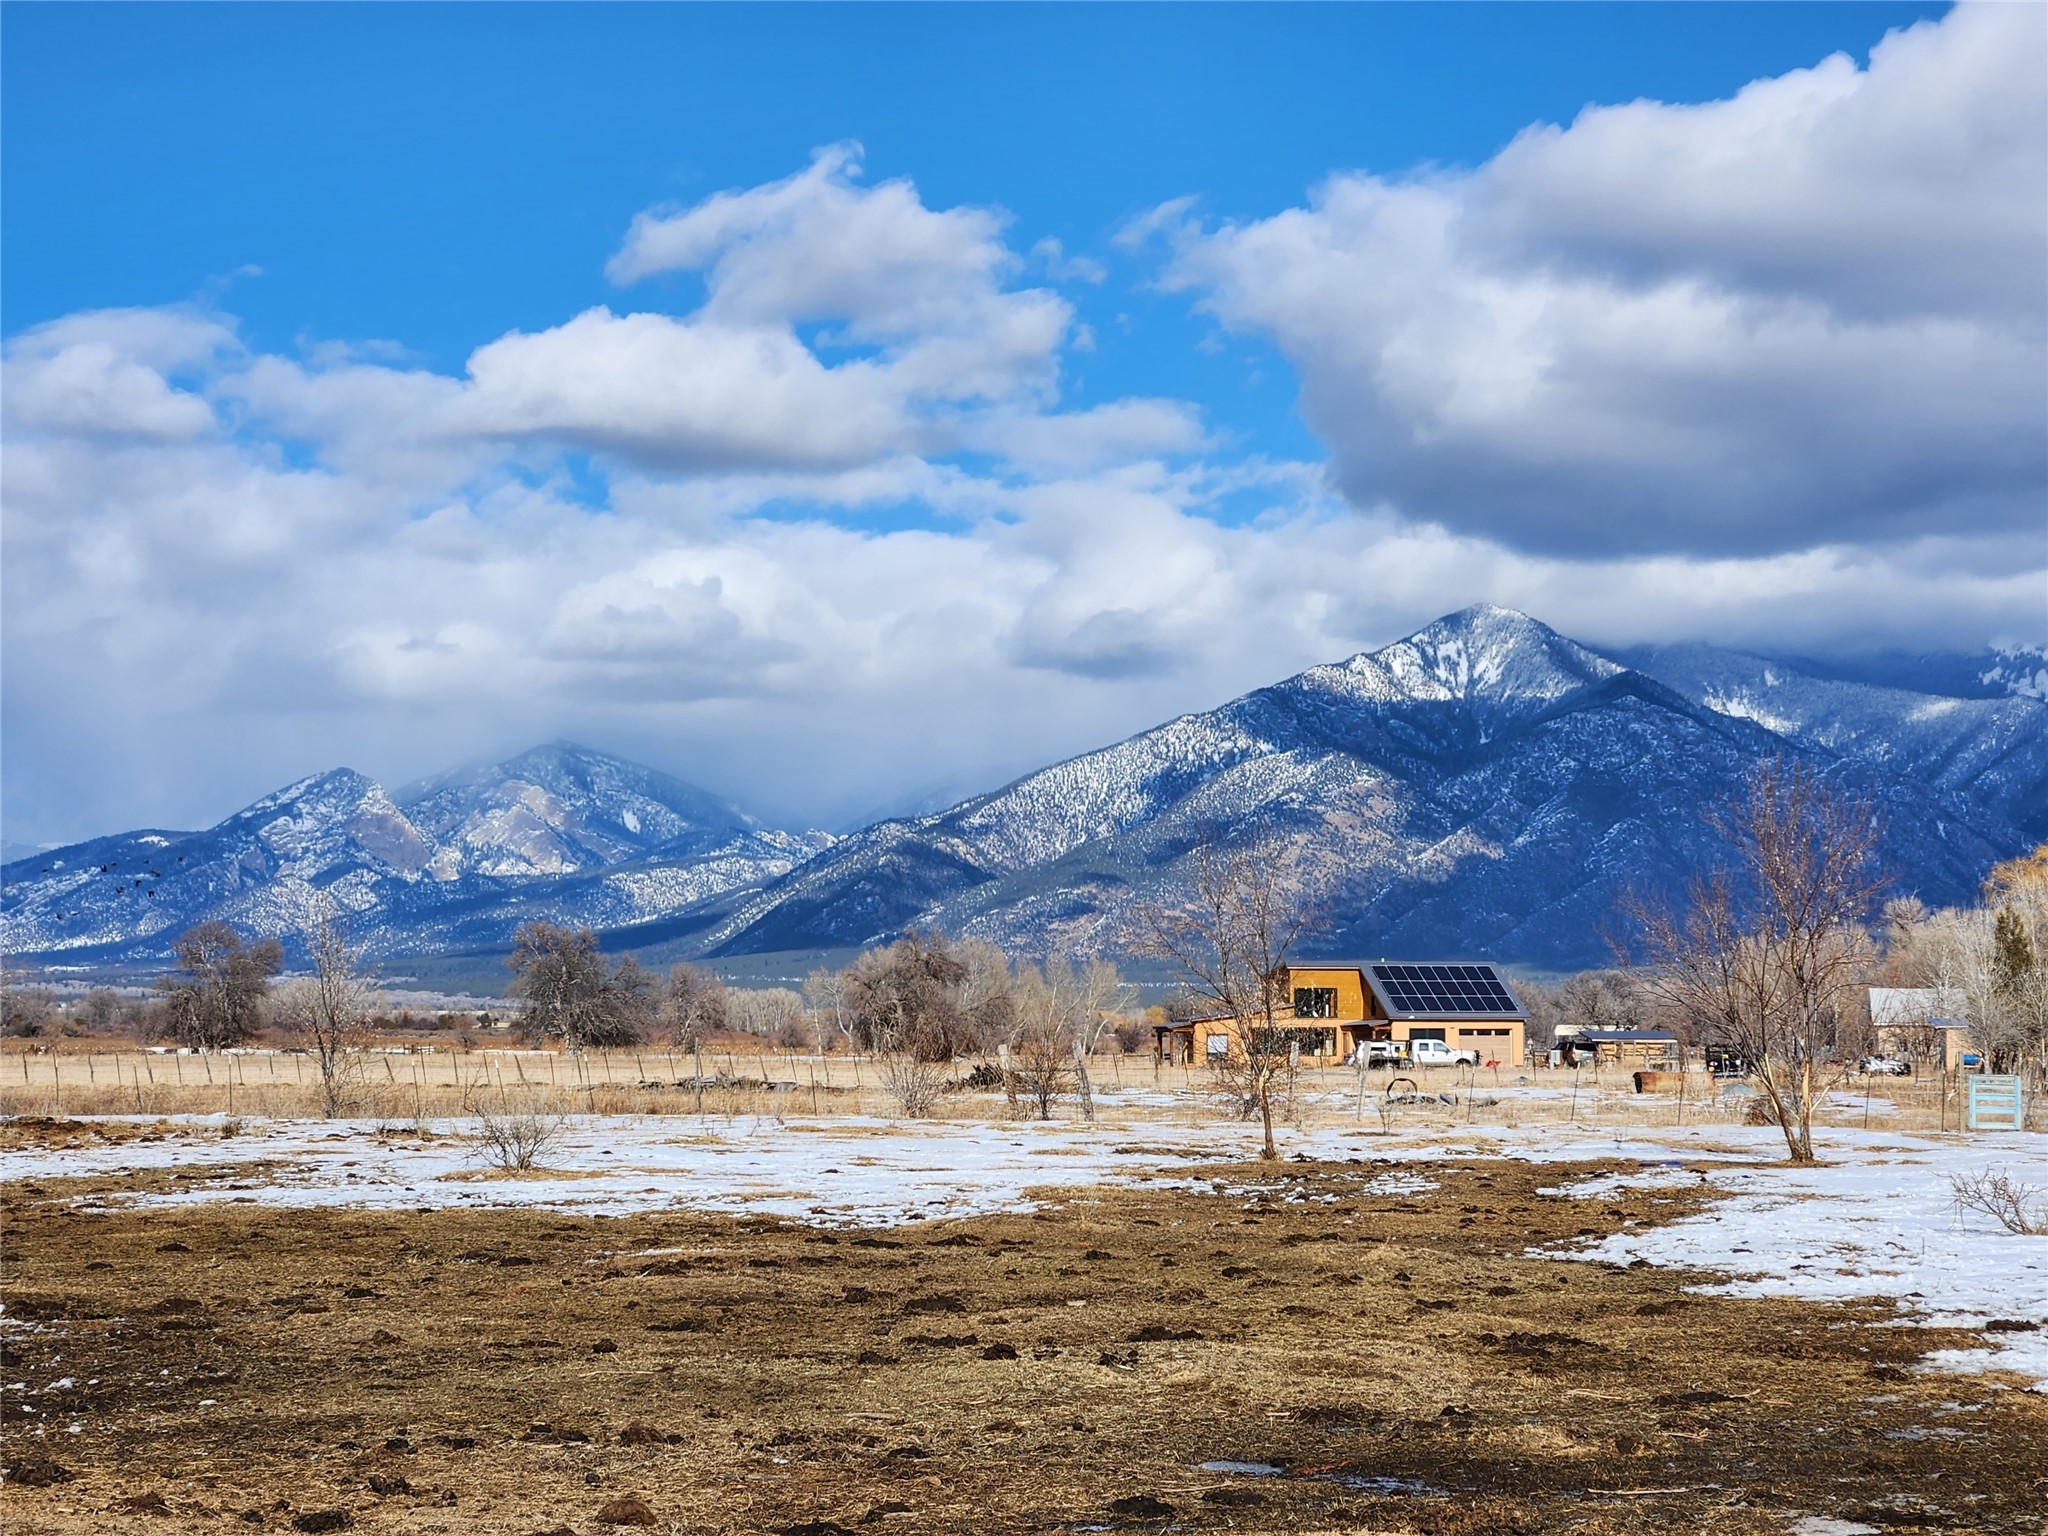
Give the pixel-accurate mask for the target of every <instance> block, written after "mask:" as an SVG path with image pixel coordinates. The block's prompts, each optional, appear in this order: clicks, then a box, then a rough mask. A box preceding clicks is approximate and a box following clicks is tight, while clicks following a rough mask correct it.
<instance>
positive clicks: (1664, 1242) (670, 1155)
mask: <svg viewBox="0 0 2048 1536" xmlns="http://www.w3.org/2000/svg"><path fill="white" fill-rule="evenodd" d="M1134 1097H1136V1096H1134ZM1105 1108H1106V1113H1105V1118H1104V1119H1103V1121H1101V1122H1100V1123H1098V1124H1097V1125H1093V1126H1088V1125H1082V1124H1078V1123H1075V1122H1072V1121H1056V1122H1052V1123H1049V1124H1046V1123H1036V1122H1005V1121H960V1120H952V1121H923V1122H913V1123H897V1122H890V1121H886V1120H879V1119H843V1120H824V1121H805V1120H791V1121H781V1120H775V1119H759V1120H751V1119H738V1120H733V1121H729V1122H727V1121H716V1120H714V1121H709V1122H700V1121H694V1120H688V1119H683V1118H680V1117H669V1116H661V1117H627V1116H619V1117H577V1118H575V1119H573V1120H572V1121H570V1122H569V1125H568V1128H567V1130H566V1133H565V1135H564V1137H563V1139H562V1141H561V1142H560V1144H559V1145H558V1146H556V1147H554V1148H552V1149H550V1151H549V1152H548V1153H547V1154H546V1156H545V1158H544V1161H545V1163H546V1165H547V1167H546V1171H545V1172H542V1173H539V1174H535V1175H529V1176H524V1177H519V1178H505V1177H492V1176H486V1174H485V1170H484V1166H483V1164H482V1163H481V1161H480V1160H479V1158H478V1157H477V1156H476V1154H475V1153H474V1151H473V1150H472V1148H471V1147H470V1145H469V1144H468V1142H467V1141H466V1140H464V1139H463V1136H462V1134H461V1133H462V1132H463V1131H464V1130H466V1129H467V1128H466V1127H465V1126H463V1125H461V1124H459V1123H449V1122H443V1123H442V1124H441V1125H440V1126H439V1127H438V1129H439V1130H440V1132H441V1134H440V1135H437V1136H435V1137H433V1138H431V1139H425V1140H421V1139H413V1138H403V1137H379V1136H377V1135H376V1134H375V1133H374V1132H375V1128H374V1127H372V1126H370V1125H367V1124H360V1125H358V1124H348V1123H335V1122H305V1121H269V1122H265V1121H250V1122H245V1124H244V1129H243V1132H242V1134H239V1135H236V1136H232V1137H224V1136H221V1135H219V1134H218V1133H217V1132H218V1126H217V1124H209V1123H208V1122H207V1121H205V1120H198V1121H188V1122H185V1123H183V1124H182V1125H180V1126H177V1127H175V1128H174V1131H173V1134H170V1135H168V1136H166V1137H164V1138H163V1139H160V1140H154V1141H125V1142H120V1143H115V1144H110V1145H105V1146H98V1147H91V1148H85V1149H80V1150H58V1151H13V1152H6V1153H0V1179H6V1180H16V1181H27V1182H33V1181H35V1180H38V1179H51V1178H63V1177H65V1176H68V1175H79V1174H114V1173H121V1172H129V1171H136V1172H139V1171H146V1170H152V1169H154V1170H164V1169H171V1170H175V1171H178V1172H181V1173H183V1174H185V1175H186V1177H185V1178H184V1179H182V1180H180V1181H179V1182H181V1183H182V1184H184V1185H185V1187H184V1188H181V1189H175V1190H165V1191H151V1192H149V1193H142V1194H136V1195H132V1196H126V1195H124V1196H121V1197H118V1198H120V1199H121V1200H122V1201H123V1202H124V1203H140V1204H145V1205H178V1204H194V1203H203V1202H207V1201H221V1200H240V1201H254V1202H257V1203H260V1204H265V1205H292V1206H314V1205H326V1206H361V1207H371V1208H383V1209H406V1208H433V1207H460V1206H502V1205H523V1206H542V1207H548V1208H552V1209H558V1210H567V1211H575V1212H579V1213H583V1214H591V1215H603V1214H616V1213H624V1212H630V1211H646V1210H661V1209H673V1208H677V1207H683V1208H689V1209H696V1210H711V1211H733V1212H739V1211H747V1212H752V1213H756V1214H768V1215H779V1216H787V1217H794V1218H798V1219H803V1220H808V1221H815V1222H822V1223H831V1224H845V1225H859V1226H886V1225H892V1224H895V1223H899V1222H904V1221H914V1220H920V1219H926V1218H931V1217H938V1216H966V1215H973V1214H978V1213H982V1212H988V1211H994V1210H1023V1209H1030V1208H1031V1207H1032V1205H1033V1203H1034V1196H1033V1194H1032V1191H1048V1192H1056V1191H1058V1190H1060V1189H1062V1188H1069V1189H1071V1188H1076V1187H1083V1186H1087V1185H1092V1184H1116V1183H1131V1182H1135V1181H1139V1180H1147V1179H1159V1178H1167V1179H1172V1178H1176V1177H1177V1176H1178V1172H1179V1170H1182V1169H1185V1168H1186V1167H1187V1166H1188V1165H1189V1164H1191V1163H1194V1162H1201V1161H1216V1160H1223V1159H1236V1158H1246V1157H1249V1156H1250V1155H1251V1154H1252V1152H1253V1151H1254V1150H1255V1148H1256V1145H1257V1142H1256V1134H1255V1132H1254V1131H1252V1130H1251V1129H1250V1128H1248V1127H1245V1126H1242V1125H1235V1124H1230V1123H1227V1122H1222V1121H1208V1122H1190V1121H1186V1120H1181V1121H1161V1120H1156V1119H1149V1118H1145V1117H1144V1110H1143V1109H1142V1107H1141V1106H1140V1105H1139V1104H1137V1103H1135V1102H1134V1103H1132V1104H1128V1105H1125V1104H1119V1103H1116V1102H1114V1101H1113V1100H1112V1101H1111V1102H1110V1103H1108V1104H1107V1105H1106V1106H1105ZM1282 1141H1283V1150H1284V1151H1285V1152H1286V1153H1288V1154H1289V1155H1294V1154H1306V1155H1309V1156H1315V1157H1331V1158H1339V1159H1342V1158H1364V1159H1369V1160H1372V1161H1376V1162H1390V1163H1397V1164H1398V1163H1416V1162H1426V1161H1429V1160H1432V1159H1440V1158H1445V1157H1451V1156H1463V1157H1506V1158H1515V1159H1522V1160H1527V1161H1533V1162H1539V1163H1549V1162H1558V1163H1562V1162H1583V1161H1591V1160H1595V1159H1605V1160H1614V1161H1619V1162H1624V1163H1634V1164H1637V1165H1638V1167H1639V1171H1637V1172H1633V1173H1627V1174H1621V1175H1607V1176H1603V1177H1601V1178H1597V1179H1592V1180H1586V1181H1580V1182H1577V1183H1561V1184H1560V1185H1559V1186H1557V1187H1556V1189H1555V1191H1554V1193H1556V1194H1557V1195H1558V1196H1560V1197H1563V1198H1573V1197H1599V1196H1602V1195H1611V1194H1612V1193H1613V1192H1614V1191H1615V1190H1616V1189H1618V1188H1620V1187H1622V1186H1623V1185H1624V1184H1626V1185H1633V1186H1650V1187H1659V1186H1665V1187H1673V1188H1684V1187H1700V1186H1702V1185H1704V1186H1705V1187H1708V1188H1710V1189H1711V1190H1713V1191H1714V1192H1716V1193H1718V1194H1720V1195H1722V1196H1723V1197H1724V1198H1722V1199H1720V1200H1718V1201H1716V1202H1715V1203H1714V1204H1713V1205H1712V1206H1710V1207H1709V1208H1708V1209H1706V1210H1705V1211H1703V1212H1702V1213H1700V1214H1699V1215H1696V1216H1692V1217H1688V1218H1685V1219H1682V1220H1679V1221H1675V1222H1672V1223H1669V1224H1666V1225H1663V1226H1657V1227H1645V1228H1640V1229H1632V1230H1630V1231H1628V1232H1624V1233H1621V1234H1619V1235H1616V1236H1614V1237H1611V1238H1608V1239H1606V1240H1604V1241H1601V1242H1598V1243H1594V1244H1591V1245H1588V1246H1583V1247H1569V1248H1564V1249H1559V1250H1554V1253H1555V1256H1558V1257H1568V1258H1574V1259H1586V1260H1605V1261H1609V1262H1615V1263H1628V1262H1631V1261H1633V1260H1636V1259H1642V1260H1645V1261H1647V1262H1649V1263H1652V1264H1658V1265H1665V1266H1671V1267H1678V1268H1684V1269H1690V1270H1703V1271H1711V1272H1718V1273H1720V1274H1722V1275H1725V1276H1727V1277H1728V1278H1726V1279H1725V1280H1721V1281H1716V1282H1709V1283H1708V1284H1707V1286H1706V1288H1707V1289H1711V1290H1717V1291H1723V1292H1727V1293H1730V1294H1738V1295H1790V1296H1801V1297H1811V1298H1815V1299H1820V1300H1846V1299H1852V1298H1865V1297H1876V1298H1881V1299H1886V1300H1889V1301H1892V1302H1893V1303H1895V1304H1896V1305H1897V1307H1898V1309H1899V1316H1900V1321H1901V1322H1902V1323H1927V1324H1940V1325H1954V1326H1960V1327H1968V1328H1974V1329H1979V1330H1982V1329H1984V1328H1985V1326H1986V1325H1987V1324H1989V1323H1992V1322H1995V1321H2002V1322H2006V1323H2017V1324H2027V1323H2032V1324H2035V1325H2038V1331H2024V1330H2021V1329H2003V1330H1999V1331H1995V1332H1985V1333H1984V1335H1983V1336H1984V1338H1985V1340H1986V1343H1987V1346H1989V1347H1988V1348H1986V1349H1983V1350H1961V1351H1945V1352H1942V1353H1941V1354H1939V1355H1937V1356H1935V1357H1934V1360H1935V1363H1937V1364H1940V1365H1943V1366H1947V1367H1950V1368H1991V1367H1995V1368H1999V1369H2007V1370H2013V1371H2018V1372H2022V1373H2024V1374H2027V1375H2029V1376H2031V1377H2032V1378H2033V1379H2034V1380H2035V1381H2036V1382H2037V1383H2038V1384H2040V1385H2041V1386H2042V1387H2043V1388H2044V1389H2048V1237H2024V1236H2019V1235H2016V1234H2013V1233H2009V1232H2006V1231H2004V1230H2003V1229H2002V1228H2000V1227H1999V1226H1998V1225H1997V1224H1996V1223H1994V1222H1992V1221H1991V1220H1990V1219H1989V1218H1986V1217H1983V1216H1979V1215H1975V1214H1972V1213H1968V1212H1959V1211H1958V1210H1957V1207H1956V1203H1955V1200H1954V1196H1953V1192H1952V1190H1951V1188H1950V1184H1949V1179H1950V1176H1951V1175H1952V1174H1965V1175H1968V1174H1976V1173H1980V1172H1983V1171H1985V1170H1987V1169H1995V1170H2001V1171H2004V1172H2006V1173H2008V1174H2010V1175H2011V1176H2012V1177H2014V1178H2015V1179H2017V1180H2018V1181H2020V1182H2021V1183H2025V1184H2030V1185H2033V1186H2035V1187H2036V1188H2037V1189H2040V1190H2043V1191H2048V1136H2043V1135H2039V1134H2034V1133H2018V1134H2003V1135H1989V1136H1979V1137H1973V1138H1963V1137H1960V1136H1944V1137H1932V1136H1909V1135H1904V1134H1900V1133H1898V1132H1893V1131H1887V1130H1867V1131H1866V1130H1850V1129H1828V1130H1826V1131H1824V1132H1822V1133H1820V1134H1819V1144H1820V1150H1821V1155H1822V1156H1823V1157H1824V1158H1825V1159H1826V1162H1825V1163H1823V1164H1822V1165H1821V1166H1819V1167H1813V1168H1794V1167H1791V1166H1789V1165H1787V1164H1785V1163H1784V1162H1783V1160H1782V1159H1783V1153H1784V1144H1783V1141H1782V1139H1781V1138H1780V1137H1779V1136H1778V1134H1777V1132H1776V1131H1775V1130H1772V1129H1771V1128H1769V1127H1746V1126H1730V1125H1718V1124H1716V1125H1706V1126H1699V1127H1687V1128H1683V1129H1679V1128H1664V1129H1656V1130H1638V1129H1623V1130H1616V1129H1611V1128H1610V1129H1599V1128H1593V1127H1588V1126H1584V1125H1578V1126H1572V1125H1558V1124H1540V1125H1524V1126H1514V1127H1498V1126H1496V1127H1492V1128H1488V1127H1483V1126H1474V1127H1466V1128H1452V1127H1447V1126H1439V1127H1429V1126H1425V1125H1421V1124H1410V1125H1407V1126H1397V1127H1396V1128H1395V1129H1394V1130H1393V1132H1392V1133H1391V1134H1387V1133H1383V1131H1382V1130H1381V1129H1380V1128H1379V1127H1378V1126H1375V1125H1366V1126H1361V1125H1359V1124H1357V1123H1356V1122H1350V1123H1346V1122H1344V1121H1336V1122H1326V1123H1324V1124H1321V1125H1318V1126H1312V1127H1308V1128H1293V1129H1289V1130H1288V1131H1286V1132H1285V1133H1284V1134H1283V1138H1282ZM250 1164H260V1165H261V1166H260V1167H258V1168H249V1167H247V1166H243V1167H240V1168H237V1169H236V1170H234V1171H233V1172H229V1171H228V1167H227V1165H250ZM209 1170H213V1172H212V1173H211V1174H210V1173H209ZM1400 1177H1402V1176H1401V1175H1398V1174H1396V1175H1390V1182H1389V1185H1388V1187H1389V1189H1390V1190H1391V1189H1393V1188H1395V1187H1402V1188H1410V1189H1413V1190H1414V1191H1415V1192H1416V1193H1423V1192H1426V1184H1422V1183H1417V1184H1409V1185H1401V1186H1396V1185H1395V1184H1394V1183H1392V1182H1391V1180H1392V1179H1398V1178H1400ZM30 1198H34V1197H33V1196H31V1197H30Z"/></svg>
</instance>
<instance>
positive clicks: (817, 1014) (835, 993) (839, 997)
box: [804, 965, 852, 1056]
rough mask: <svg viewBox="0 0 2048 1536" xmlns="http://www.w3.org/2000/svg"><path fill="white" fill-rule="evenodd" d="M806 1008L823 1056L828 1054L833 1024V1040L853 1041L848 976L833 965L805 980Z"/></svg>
mask: <svg viewBox="0 0 2048 1536" xmlns="http://www.w3.org/2000/svg"><path fill="white" fill-rule="evenodd" d="M804 1006H805V1007H806V1008H807V1009H809V1010H810V1015H811V1038H812V1040H813V1042H814V1044H815V1045H816V1047H817V1052H818V1054H819V1055H820V1056H822V1055H824V1054H825V1031H826V1028H827V1025H828V1023H829V1025H830V1028H831V1031H832V1038H833V1039H835V1040H836V1039H839V1038H842V1037H844V1038H847V1039H851V1038H852V1029H851V1027H850V1026H849V1025H848V1023H847V1017H846V976H845V973H844V972H841V971H835V970H833V969H832V968H831V967H830V966H824V965H821V966H819V967H818V968H817V969H816V970H814V971H812V972H811V974H810V975H808V976H806V977H805V978H804Z"/></svg>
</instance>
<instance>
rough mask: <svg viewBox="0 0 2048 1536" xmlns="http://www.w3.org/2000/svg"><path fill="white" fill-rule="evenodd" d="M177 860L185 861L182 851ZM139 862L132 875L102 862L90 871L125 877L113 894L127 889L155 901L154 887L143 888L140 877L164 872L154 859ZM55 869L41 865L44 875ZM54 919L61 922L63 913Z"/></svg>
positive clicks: (55, 867)
mask: <svg viewBox="0 0 2048 1536" xmlns="http://www.w3.org/2000/svg"><path fill="white" fill-rule="evenodd" d="M178 862H179V863H180V864H182V863H184V862H185V855H184V854H182V853H181V854H179V855H178ZM141 863H142V868H141V870H140V871H139V872H137V873H136V874H134V875H122V874H121V872H120V871H119V870H117V869H115V868H114V866H113V865H111V864H102V865H101V866H100V867H99V868H98V869H97V870H94V871H92V873H94V874H99V875H112V876H114V877H116V878H117V879H125V880H127V881H128V882H129V883H128V884H126V885H117V886H115V887H114V894H115V895H116V896H120V895H123V894H125V893H127V892H129V891H134V892H138V893H139V894H141V895H144V896H147V897H148V898H149V899H150V900H151V901H155V900H156V889H155V887H153V886H151V887H148V888H145V887H144V886H143V884H142V878H143V876H144V875H147V876H148V877H149V878H150V879H152V880H161V879H163V877H164V872H163V871H162V870H160V869H158V868H157V867H156V865H155V861H154V860H151V859H144V860H142V861H141ZM56 871H57V866H56V865H54V864H45V865H44V866H43V870H42V872H43V873H44V874H46V875H49V874H55V873H56ZM56 919H57V921H58V922H60V923H61V922H63V921H64V914H63V913H62V912H59V913H57V914H56Z"/></svg>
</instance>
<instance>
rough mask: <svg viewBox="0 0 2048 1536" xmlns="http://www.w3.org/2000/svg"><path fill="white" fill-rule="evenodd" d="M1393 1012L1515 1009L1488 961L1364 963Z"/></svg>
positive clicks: (1453, 1012) (1497, 1011) (1477, 1011)
mask: <svg viewBox="0 0 2048 1536" xmlns="http://www.w3.org/2000/svg"><path fill="white" fill-rule="evenodd" d="M1367 969H1368V970H1370V971H1371V972H1372V979H1373V980H1374V982H1376V983H1377V984H1378V986H1379V989H1380V993H1381V995H1382V996H1384V997H1385V998H1386V1000H1387V1002H1388V1003H1389V1004H1390V1005H1391V1006H1392V1008H1393V1010H1394V1012H1396V1013H1452V1014H1476V1013H1519V1012H1521V1010H1520V1009H1519V1008H1517V1007H1516V1006H1515V1000H1514V998H1513V997H1512V996H1511V995H1510V994H1509V992H1508V989H1507V988H1506V987H1504V986H1502V985H1501V983H1500V978H1499V977H1498V976H1496V975H1495V974H1494V972H1493V967H1492V966H1490V965H1374V966H1368V967H1367Z"/></svg>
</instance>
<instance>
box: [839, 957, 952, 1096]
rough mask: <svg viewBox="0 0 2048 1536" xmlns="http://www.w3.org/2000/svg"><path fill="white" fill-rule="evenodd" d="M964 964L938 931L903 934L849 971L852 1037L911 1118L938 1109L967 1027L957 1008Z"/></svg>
mask: <svg viewBox="0 0 2048 1536" xmlns="http://www.w3.org/2000/svg"><path fill="white" fill-rule="evenodd" d="M966 980H967V967H966V965H965V964H963V963H962V962H961V961H960V960H959V959H958V958H957V957H955V956H954V954H953V953H952V951H951V950H949V949H948V948H947V947H946V944H945V942H944V941H943V940H941V939H940V938H939V937H938V936H937V935H935V934H917V933H911V934H906V935H905V936H904V937H903V938H901V939H898V940H897V941H896V942H895V943H894V944H892V945H890V946H889V947H888V948H887V949H873V950H869V951H868V952H867V953H865V954H863V955H862V956H861V957H860V958H859V959H857V960H856V961H854V963H853V964H852V965H851V966H849V967H848V968H847V972H846V999H847V1008H848V1011H849V1012H850V1014H851V1015H852V1018H853V1029H854V1038H855V1039H856V1040H857V1041H858V1042H859V1043H860V1044H861V1045H862V1046H863V1047H864V1048H865V1049H867V1050H870V1051H873V1052H874V1053H875V1056H876V1057H877V1059H878V1061H879V1063H880V1069H881V1074H882V1082H883V1085H884V1087H886V1088H887V1089H888V1090H889V1093H890V1095H891V1097H893V1098H894V1099H895V1100H896V1103H897V1106H898V1108H899V1109H901V1111H902V1112H903V1113H904V1114H905V1115H908V1116H910V1117H912V1118H913V1119H916V1118H921V1117H923V1116H925V1115H928V1114H930V1113H931V1112H932V1110H933V1109H934V1108H936V1107H937V1105H938V1101H939V1098H940V1096H941V1095H942V1094H943V1093H944V1091H945V1085H946V1080H947V1066H948V1064H949V1063H950V1062H951V1061H952V1060H953V1057H954V1055H955V1054H956V1053H957V1052H958V1050H959V1048H960V1046H961V1045H962V1043H963V1041H964V1039H965V1037H966V1035H967V1033H968V1030H967V1021H966V1018H965V1015H964V1014H963V1011H962V1009H961V1006H960V991H961V987H962V985H963V983H965V982H966Z"/></svg>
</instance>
